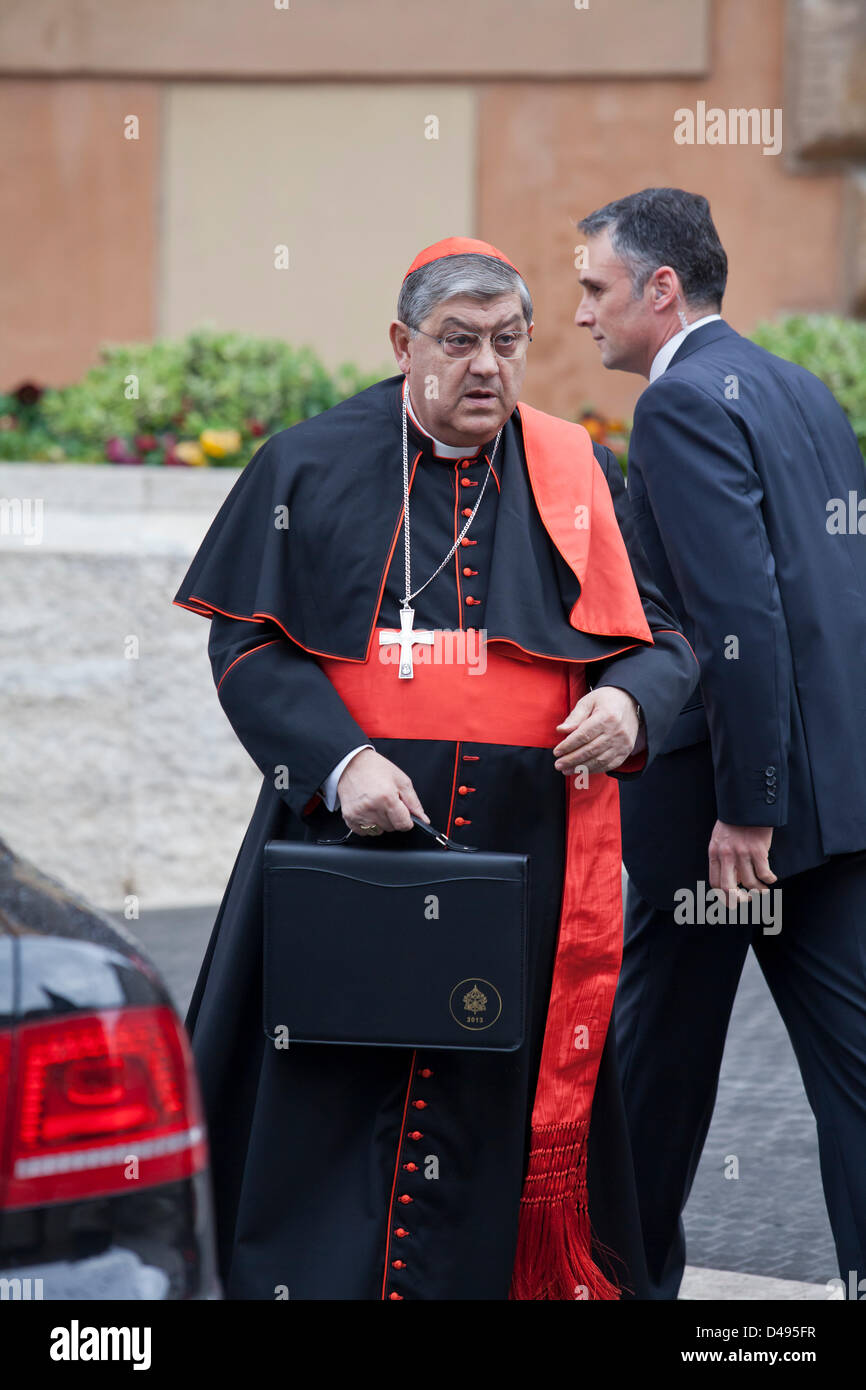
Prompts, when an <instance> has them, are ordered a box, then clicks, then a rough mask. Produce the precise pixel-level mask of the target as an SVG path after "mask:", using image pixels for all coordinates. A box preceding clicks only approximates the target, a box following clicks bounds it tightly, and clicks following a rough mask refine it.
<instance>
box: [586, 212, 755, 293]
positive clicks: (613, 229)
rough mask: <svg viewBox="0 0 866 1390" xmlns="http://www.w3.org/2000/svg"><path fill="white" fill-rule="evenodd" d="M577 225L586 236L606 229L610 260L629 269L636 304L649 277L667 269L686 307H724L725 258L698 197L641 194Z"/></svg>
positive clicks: (710, 220) (707, 214) (726, 262)
mask: <svg viewBox="0 0 866 1390" xmlns="http://www.w3.org/2000/svg"><path fill="white" fill-rule="evenodd" d="M577 225H578V227H579V228H580V230H581V231H582V232H583V233H584V234H585V235H586V236H597V235H598V233H599V232H601V231H604V229H605V228H607V232H608V236H609V237H610V244H611V248H612V250H613V252H614V254H615V255H616V256H618V257H619V258H620V260H621V261H622V262H623V264H624V265H625V266H626V267H627V269H628V272H629V275H630V277H631V292H632V296H633V297H634V298H635V299H640V297H641V295H642V294H643V291H644V288H645V286H646V282H647V280H648V279H649V277H650V276H651V275H652V274H653V272H654V271H656V270H658V268H659V266H660V265H669V266H671V267H672V268H673V269H674V270H675V271H676V272H677V275H678V276H679V277H680V284H681V285H682V287H683V295H684V296H685V300H686V303H687V304H690V305H692V306H694V307H698V306H703V305H706V306H708V307H712V308H713V309H716V310H718V309H720V308H721V307H722V296H723V295H724V293H725V285H726V283H727V278H728V258H727V256H726V255H725V249H724V247H723V246H722V243H721V241H720V240H719V234H718V232H717V231H716V228H715V224H714V223H713V219H712V217H711V216H710V205H709V203H708V202H707V200H706V198H704V197H702V196H701V194H699V193H686V192H685V190H684V189H682V188H644V189H642V190H641V191H640V193H631V194H629V195H628V197H626V198H618V199H617V201H616V202H614V203H607V204H606V205H605V206H604V207H603V208H598V209H597V210H596V211H595V212H592V213H590V215H589V217H584V218H583V219H582V220H581V221H580V222H578V224H577Z"/></svg>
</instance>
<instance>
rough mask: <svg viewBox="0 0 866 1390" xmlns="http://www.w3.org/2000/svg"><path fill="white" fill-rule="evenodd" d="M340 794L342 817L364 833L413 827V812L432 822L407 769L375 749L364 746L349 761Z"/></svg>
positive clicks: (339, 785)
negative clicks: (400, 767) (402, 768)
mask: <svg viewBox="0 0 866 1390" xmlns="http://www.w3.org/2000/svg"><path fill="white" fill-rule="evenodd" d="M337 795H338V796H339V798H340V811H341V813H342V816H343V820H344V821H345V822H346V824H347V825H348V827H349V829H350V830H356V831H358V832H359V833H360V834H361V835H381V834H382V831H383V830H411V829H412V816H413V815H416V816H420V817H421V819H422V820H425V821H426V822H427V824H428V825H429V824H430V817H429V816H428V815H427V812H426V811H425V810H424V807H423V806H422V805H421V802H420V801H419V800H418V797H417V796H416V795H415V788H414V787H413V786H412V783H411V781H410V780H409V778H408V777H407V776H406V774H405V772H401V771H400V769H399V767H397V766H396V765H395V764H394V763H392V762H389V761H388V759H387V758H383V757H382V755H381V753H377V752H375V750H374V749H372V748H364V749H362V751H361V752H360V753H356V754H355V756H354V758H353V759H352V761H351V762H350V763H347V764H346V767H345V768H344V769H343V772H342V774H341V776H340V780H339V782H338V783H337Z"/></svg>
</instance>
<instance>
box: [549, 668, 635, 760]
mask: <svg viewBox="0 0 866 1390" xmlns="http://www.w3.org/2000/svg"><path fill="white" fill-rule="evenodd" d="M637 711H638V704H637V700H635V698H634V697H633V696H632V695H629V693H628V691H627V690H620V689H619V688H618V687H617V686H615V685H603V686H600V687H599V689H598V690H590V691H589V693H588V694H586V695H584V696H583V698H582V699H581V700H578V702H577V704H576V705H575V707H574V709H573V710H572V711H571V714H570V715H569V716H568V718H567V719H564V720H563V721H562V723H561V724H557V726H556V727H557V728H558V729H565V730H569V731H570V732H569V733H568V736H567V737H566V738H564V739H563V740H562V742H561V743H558V744H557V745H556V747H555V748H554V750H553V752H554V755H555V757H556V762H555V763H554V767H555V768H556V769H557V771H559V772H565V773H569V772H574V770H575V769H576V768H578V767H585V768H586V770H587V772H612V771H613V770H614V768H617V767H619V765H620V763H624V762H625V760H626V758H627V757H629V755H630V754H631V753H632V752H633V751H634V746H635V742H636V740H637V736H638V728H639V726H640V720H639V719H638V713H637Z"/></svg>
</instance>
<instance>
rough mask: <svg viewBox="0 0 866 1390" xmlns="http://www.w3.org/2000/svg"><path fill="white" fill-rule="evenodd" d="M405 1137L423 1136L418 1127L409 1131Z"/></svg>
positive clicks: (417, 1137) (418, 1137)
mask: <svg viewBox="0 0 866 1390" xmlns="http://www.w3.org/2000/svg"><path fill="white" fill-rule="evenodd" d="M406 1138H407V1139H423V1138H424V1135H423V1134H422V1133H421V1131H420V1129H413V1130H412V1132H411V1133H410V1134H407V1136H406Z"/></svg>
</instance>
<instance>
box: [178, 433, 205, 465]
mask: <svg viewBox="0 0 866 1390" xmlns="http://www.w3.org/2000/svg"><path fill="white" fill-rule="evenodd" d="M174 454H175V457H176V458H179V459H180V460H181V461H182V462H183V463H193V464H198V465H199V466H201V465H202V464H205V463H207V459H206V458H205V456H204V454H203V453H202V451H201V449H200V448H199V446H198V444H197V443H196V441H195V440H194V439H182V440H181V441H180V443H179V444H175V446H174Z"/></svg>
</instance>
